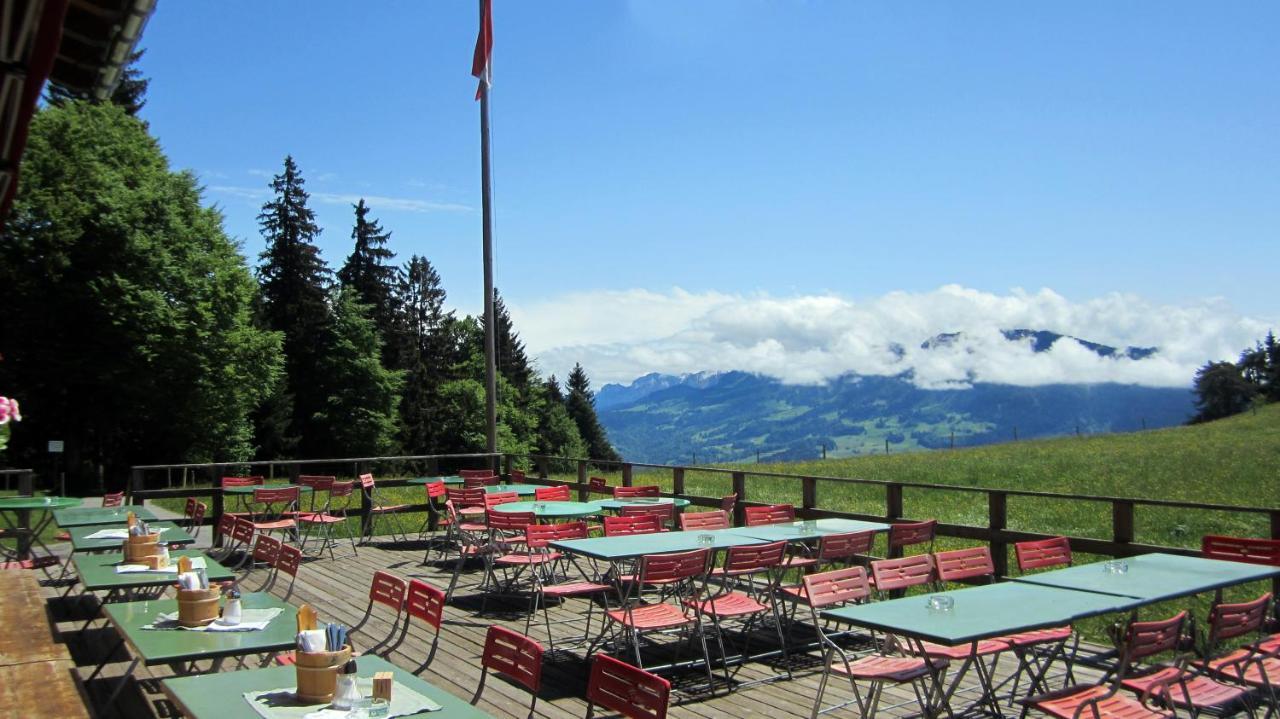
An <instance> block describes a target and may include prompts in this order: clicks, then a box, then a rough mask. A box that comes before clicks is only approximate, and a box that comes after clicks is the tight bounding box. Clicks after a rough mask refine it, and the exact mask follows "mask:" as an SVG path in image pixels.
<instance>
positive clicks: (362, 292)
mask: <svg viewBox="0 0 1280 719" xmlns="http://www.w3.org/2000/svg"><path fill="white" fill-rule="evenodd" d="M355 211H356V223H355V226H354V227H353V228H352V229H351V239H352V240H353V242H354V245H355V246H354V247H353V248H352V250H351V255H350V256H349V257H347V262H346V264H344V265H343V266H342V269H340V270H338V281H339V282H341V283H342V286H343V287H344V288H350V289H352V290H355V292H356V297H357V298H358V299H359V301H360V302H361V304H365V305H368V306H369V308H370V313H371V316H372V318H373V321H374V324H375V325H376V326H377V328H378V333H379V334H380V335H382V338H383V340H384V341H386V342H387V344H388V345H391V346H393V347H396V351H395V352H390V353H388V357H387V365H388V366H389V367H400V366H401V365H400V364H399V361H400V353H399V344H400V339H399V337H398V334H399V332H400V327H399V325H398V324H397V322H396V319H397V312H396V306H395V305H396V289H397V288H398V287H399V285H400V283H401V277H400V268H398V267H396V266H395V265H392V264H390V263H391V260H393V259H394V258H395V253H393V252H392V251H391V250H389V249H387V247H386V245H387V240H389V239H391V233H390V232H387V231H386V230H383V229H382V227H381V225H379V224H378V221H377V220H374V219H370V218H369V217H368V215H369V207H368V206H367V205H365V203H364V199H363V198H362V199H361V200H360V202H359V203H358V204H357V205H356V206H355Z"/></svg>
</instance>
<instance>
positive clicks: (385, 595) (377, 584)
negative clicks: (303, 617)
mask: <svg viewBox="0 0 1280 719" xmlns="http://www.w3.org/2000/svg"><path fill="white" fill-rule="evenodd" d="M408 591H409V583H408V582H406V581H405V580H403V579H401V578H400V577H397V576H395V575H394V574H391V573H389V572H384V571H382V570H378V571H376V572H374V573H373V580H372V581H371V582H370V584H369V606H368V607H366V608H365V610H364V617H362V618H361V619H360V622H359V623H358V624H356V625H355V626H354V627H352V628H351V629H349V630H348V631H347V634H348V636H354V635H355V634H356V632H358V631H360V630H361V629H363V628H364V626H365V625H366V624H368V623H369V619H370V618H372V617H373V607H374V605H375V604H382V605H384V606H386V607H389V608H391V609H392V610H393V611H395V613H396V614H395V618H394V619H392V620H391V629H390V630H389V631H388V632H387V634H386V636H383V637H382V638H381V639H378V641H376V642H374V643H373V644H372V645H371V646H369V647H368V648H366V649H365V650H364V653H365V654H378V655H379V656H381V657H382V658H383V659H386V656H387V654H389V653H390V651H391V650H390V648H387V647H386V646H385V645H386V644H387V643H388V642H390V641H391V640H392V639H394V638H395V636H396V634H397V631H398V630H399V629H400V617H401V616H403V615H404V599H405V594H406V593H407V592H408ZM378 649H382V651H381V652H379V651H377V650H378Z"/></svg>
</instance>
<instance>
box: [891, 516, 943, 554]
mask: <svg viewBox="0 0 1280 719" xmlns="http://www.w3.org/2000/svg"><path fill="white" fill-rule="evenodd" d="M937 533H938V520H936V519H930V520H926V521H924V522H899V523H897V524H891V525H889V555H890V556H893V553H894V550H901V549H906V548H907V547H911V546H915V545H917V544H926V545H928V546H927V547H925V550H924V551H926V552H932V551H933V538H934V536H935V535H936V534H937Z"/></svg>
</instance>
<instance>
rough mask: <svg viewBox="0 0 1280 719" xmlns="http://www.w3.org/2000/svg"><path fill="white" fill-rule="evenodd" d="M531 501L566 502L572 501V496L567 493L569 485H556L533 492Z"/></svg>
mask: <svg viewBox="0 0 1280 719" xmlns="http://www.w3.org/2000/svg"><path fill="white" fill-rule="evenodd" d="M533 499H534V501H537V502H568V501H570V500H572V499H573V495H572V494H571V493H570V492H569V485H567V484H557V485H556V486H554V487H538V488H537V489H535V490H533Z"/></svg>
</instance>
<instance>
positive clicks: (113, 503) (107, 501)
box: [102, 492, 124, 507]
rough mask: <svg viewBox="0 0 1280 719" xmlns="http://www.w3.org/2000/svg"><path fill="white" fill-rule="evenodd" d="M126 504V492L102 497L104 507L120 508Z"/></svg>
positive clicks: (112, 493)
mask: <svg viewBox="0 0 1280 719" xmlns="http://www.w3.org/2000/svg"><path fill="white" fill-rule="evenodd" d="M123 504H124V492H111V493H110V494H104V495H102V506H104V507H119V506H122V505H123Z"/></svg>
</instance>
